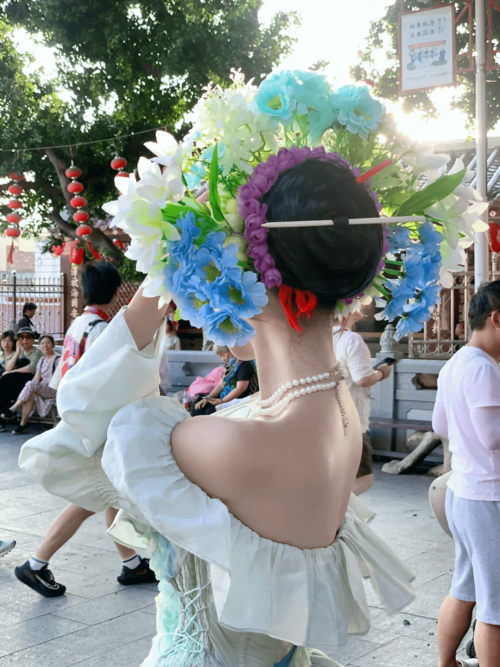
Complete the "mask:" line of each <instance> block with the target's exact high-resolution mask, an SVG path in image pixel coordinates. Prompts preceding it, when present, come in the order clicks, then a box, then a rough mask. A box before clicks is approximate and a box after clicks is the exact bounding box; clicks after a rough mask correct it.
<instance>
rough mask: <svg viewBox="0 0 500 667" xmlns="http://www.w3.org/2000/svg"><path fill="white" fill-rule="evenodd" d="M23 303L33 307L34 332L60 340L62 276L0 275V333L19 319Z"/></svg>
mask: <svg viewBox="0 0 500 667" xmlns="http://www.w3.org/2000/svg"><path fill="white" fill-rule="evenodd" d="M27 301H32V302H33V303H35V304H36V306H37V310H36V313H35V317H34V324H35V328H36V330H37V331H38V332H40V333H50V334H52V335H53V336H55V337H57V338H62V337H63V336H64V274H63V273H61V274H58V275H46V274H37V273H22V274H18V273H16V272H15V271H12V273H0V332H2V331H5V330H6V329H9V328H10V326H11V322H12V321H18V320H19V319H20V318H21V317H22V315H23V305H24V304H25V303H26V302H27Z"/></svg>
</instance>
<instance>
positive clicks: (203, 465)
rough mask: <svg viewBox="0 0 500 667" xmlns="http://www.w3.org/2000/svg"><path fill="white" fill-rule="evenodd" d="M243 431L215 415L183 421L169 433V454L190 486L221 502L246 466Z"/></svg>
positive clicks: (241, 423)
mask: <svg viewBox="0 0 500 667" xmlns="http://www.w3.org/2000/svg"><path fill="white" fill-rule="evenodd" d="M246 430H247V429H246V426H245V423H244V422H240V421H239V422H236V421H233V420H231V419H227V418H225V417H217V416H215V415H211V416H207V417H195V418H193V419H186V420H185V421H183V422H181V423H180V424H179V425H178V426H177V427H176V428H175V429H174V431H173V433H172V440H171V446H172V453H173V455H174V458H175V460H176V462H177V465H178V466H179V468H180V469H181V470H182V472H183V473H184V474H185V475H186V476H187V477H188V478H189V479H190V480H191V481H192V482H194V483H195V484H198V486H200V487H201V488H202V489H203V490H204V491H206V492H207V493H208V494H209V495H210V496H213V497H218V498H221V499H223V498H224V497H225V496H226V495H227V494H230V493H231V488H232V486H233V485H234V483H235V480H237V479H238V478H239V476H240V471H241V470H242V469H243V467H244V466H245V458H246V456H245V452H246V451H247V449H246V447H245V446H244V441H245V436H244V433H245V431H246Z"/></svg>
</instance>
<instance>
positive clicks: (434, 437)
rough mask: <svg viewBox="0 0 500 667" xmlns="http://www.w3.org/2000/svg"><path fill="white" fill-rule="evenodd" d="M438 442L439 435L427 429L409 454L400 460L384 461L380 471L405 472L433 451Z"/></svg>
mask: <svg viewBox="0 0 500 667" xmlns="http://www.w3.org/2000/svg"><path fill="white" fill-rule="evenodd" d="M440 444H441V436H440V435H438V434H437V433H433V432H432V431H429V432H428V433H426V434H425V436H424V437H423V438H422V441H421V442H420V444H419V445H418V447H417V448H416V449H414V450H413V452H411V454H408V456H406V457H405V458H404V459H403V460H402V461H400V460H395V461H389V463H384V465H383V466H382V471H383V472H386V473H389V474H390V475H400V474H401V473H402V472H406V471H407V470H409V469H410V468H412V467H413V466H415V465H417V463H420V461H423V460H424V459H425V457H426V456H427V455H428V454H430V453H431V452H432V451H434V450H435V449H436V447H438V446H439V445H440Z"/></svg>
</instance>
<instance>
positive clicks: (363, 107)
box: [334, 86, 384, 139]
mask: <svg viewBox="0 0 500 667" xmlns="http://www.w3.org/2000/svg"><path fill="white" fill-rule="evenodd" d="M334 97H335V101H334V103H335V105H337V106H338V109H339V113H338V116H337V121H338V122H339V123H340V124H341V125H345V126H346V128H347V130H348V132H350V133H351V134H359V136H360V137H362V138H363V139H367V138H368V134H369V133H370V132H375V131H376V130H377V128H378V124H379V123H380V121H381V119H382V115H383V113H384V107H383V106H382V104H380V102H379V101H378V100H374V99H373V97H372V96H371V95H370V91H369V90H368V87H367V86H343V87H342V88H339V90H338V91H337V94H336V95H335V96H334Z"/></svg>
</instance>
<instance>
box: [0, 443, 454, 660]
mask: <svg viewBox="0 0 500 667" xmlns="http://www.w3.org/2000/svg"><path fill="white" fill-rule="evenodd" d="M26 439H27V437H22V436H18V437H16V436H12V435H11V434H10V433H7V434H6V433H2V434H0V539H5V538H14V539H16V540H17V547H16V549H14V551H12V552H11V553H10V554H8V555H7V556H5V557H4V558H1V559H0V667H70V666H71V667H73V665H78V667H139V665H140V664H141V662H142V660H143V659H144V658H145V657H146V655H147V653H148V650H149V646H150V643H151V638H152V636H153V635H154V633H155V606H154V597H155V594H156V587H155V586H153V585H145V586H140V587H123V586H120V585H119V584H118V583H117V582H116V576H117V575H118V574H119V571H120V560H119V557H118V554H117V552H116V551H115V548H114V546H113V543H112V542H111V540H110V539H109V538H108V537H107V536H106V535H105V524H104V517H103V515H102V514H101V515H97V516H95V517H91V518H90V519H88V520H87V521H86V522H85V524H84V525H83V527H82V529H81V530H80V531H79V532H78V533H77V535H75V537H74V538H73V539H72V540H71V541H70V542H69V543H68V544H67V545H66V546H65V547H63V549H61V551H60V552H59V553H58V554H57V555H56V556H55V558H54V559H53V560H52V561H51V567H52V569H53V571H54V573H55V575H56V578H57V579H58V580H59V581H61V582H62V583H64V584H65V585H66V586H67V589H68V590H67V593H66V595H65V596H63V597H61V598H56V599H52V600H50V599H45V598H41V597H39V596H38V595H37V594H36V593H34V592H33V591H31V590H30V589H29V588H27V587H25V586H23V585H22V584H21V583H20V582H18V581H17V579H16V578H15V577H14V574H13V569H14V567H15V565H17V564H20V563H23V562H24V561H25V560H26V559H27V558H28V557H29V556H31V555H32V554H33V552H34V551H35V549H36V547H37V546H38V544H39V543H40V541H41V539H42V538H43V536H44V535H45V533H46V531H47V529H48V527H49V526H50V524H51V522H52V520H53V519H54V518H55V517H56V516H57V514H58V513H59V512H60V511H61V509H63V507H64V506H65V502H64V501H62V500H60V499H58V498H55V497H53V496H50V495H49V494H48V493H46V492H45V491H43V490H42V489H41V488H40V487H38V486H36V485H33V484H31V483H30V482H29V480H27V479H26V478H25V476H24V475H23V474H22V473H21V472H20V471H19V469H18V467H17V457H18V454H19V449H20V445H21V444H22V442H24V441H25V440H26ZM429 484H430V480H429V479H428V478H426V477H422V476H413V475H412V476H404V477H393V476H389V475H386V474H384V473H382V472H380V466H378V467H377V472H376V483H375V486H374V488H373V489H372V490H370V491H369V492H368V493H367V494H365V496H364V497H363V499H364V500H365V501H366V502H367V503H368V504H369V505H370V506H371V507H372V508H373V509H374V510H375V511H376V512H377V518H376V519H375V521H374V522H373V523H372V527H373V528H374V529H375V531H376V532H377V533H378V534H379V535H380V536H381V537H383V538H384V539H386V540H387V541H388V542H389V543H390V544H391V546H392V547H393V548H394V550H395V551H396V553H397V554H398V555H399V556H400V557H401V558H402V559H404V560H405V561H406V562H407V563H408V565H410V567H411V568H412V569H413V571H414V572H415V574H416V576H417V579H416V582H415V585H416V588H417V598H416V600H415V602H413V603H412V604H411V606H410V607H408V608H407V609H405V610H404V611H403V612H401V613H399V614H396V615H395V616H392V617H388V616H386V614H385V612H384V611H383V610H382V609H381V608H380V604H379V602H378V600H377V597H376V595H375V593H374V592H373V590H372V589H371V587H370V586H369V585H368V586H367V594H368V600H369V603H370V606H371V618H372V628H371V630H370V632H369V634H368V635H366V636H365V637H353V638H351V639H350V640H349V642H348V644H347V645H346V646H345V647H343V648H341V649H339V651H338V654H337V655H336V656H335V657H336V659H337V660H338V661H339V662H341V663H342V664H344V665H346V666H347V665H350V666H351V667H436V665H437V623H436V619H437V615H438V610H439V605H440V603H441V601H442V599H443V598H444V596H445V595H446V593H447V592H448V589H449V586H450V581H451V576H452V572H453V543H452V540H450V539H449V538H448V537H447V536H446V535H445V534H444V533H443V532H442V530H441V529H440V528H439V526H438V525H437V522H436V520H435V519H434V517H433V516H432V513H431V511H430V509H429V504H428V501H427V491H428V488H429ZM460 655H461V656H463V657H465V653H464V652H463V651H462V653H461V654H460Z"/></svg>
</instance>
